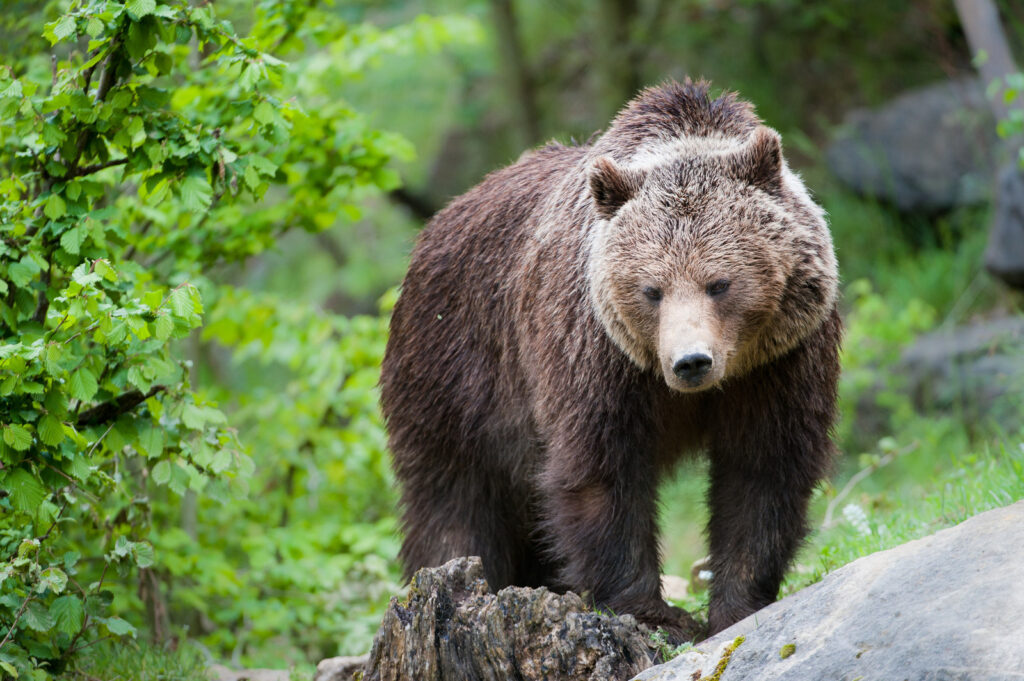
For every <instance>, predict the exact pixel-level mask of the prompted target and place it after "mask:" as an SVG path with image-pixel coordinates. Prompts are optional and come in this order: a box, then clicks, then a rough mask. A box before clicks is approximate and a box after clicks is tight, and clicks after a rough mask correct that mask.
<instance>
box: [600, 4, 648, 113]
mask: <svg viewBox="0 0 1024 681" xmlns="http://www.w3.org/2000/svg"><path fill="white" fill-rule="evenodd" d="M639 11H640V8H639V5H638V2H637V0H600V3H599V5H598V8H597V12H598V22H599V24H598V29H597V30H598V36H599V37H598V41H597V45H598V54H597V58H596V60H595V61H596V62H597V65H598V77H599V78H600V79H601V82H600V84H599V89H600V92H601V103H602V105H603V107H604V109H605V110H604V112H603V114H604V115H603V116H602V119H603V118H605V117H607V116H611V115H613V114H614V113H615V112H616V111H618V110H619V109H620V108H621V107H622V105H623V104H624V103H625V102H626V101H627V100H629V99H631V98H632V97H633V95H635V94H636V92H637V90H639V89H640V64H639V57H640V54H641V52H640V51H639V50H638V49H636V46H635V45H633V40H634V37H635V36H634V35H633V30H634V27H635V25H636V19H637V17H638V15H639Z"/></svg>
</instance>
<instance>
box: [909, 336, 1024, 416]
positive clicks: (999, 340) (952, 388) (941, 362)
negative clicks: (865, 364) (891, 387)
mask: <svg viewBox="0 0 1024 681" xmlns="http://www.w3.org/2000/svg"><path fill="white" fill-rule="evenodd" d="M897 370H898V371H899V372H900V373H901V374H903V375H905V376H906V377H907V388H908V390H909V391H910V395H911V396H912V398H913V400H914V404H915V406H916V407H917V408H918V409H920V410H922V411H925V412H929V413H933V412H934V411H936V410H938V411H949V412H956V413H959V414H961V415H962V416H963V417H965V418H967V419H969V420H971V421H975V422H978V421H982V420H991V421H994V422H995V423H998V424H999V425H1000V426H1002V427H1003V428H1004V429H1006V430H1008V431H1009V432H1011V433H1013V432H1016V431H1017V429H1018V428H1019V427H1020V423H1019V420H1020V405H1021V395H1020V387H1021V386H1022V385H1024V318H1021V317H1008V318H1005V319H996V320H993V321H988V322H984V323H979V324H972V325H970V326H963V327H960V328H955V329H948V330H946V329H940V330H938V331H934V332H932V333H928V334H925V335H923V336H921V337H920V338H918V339H917V340H916V341H915V342H914V344H913V345H911V346H910V347H909V348H907V350H906V351H904V353H903V357H902V358H901V360H900V363H899V366H898V368H897Z"/></svg>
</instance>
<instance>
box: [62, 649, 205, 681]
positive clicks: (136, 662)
mask: <svg viewBox="0 0 1024 681" xmlns="http://www.w3.org/2000/svg"><path fill="white" fill-rule="evenodd" d="M208 666H209V665H208V664H207V662H206V660H205V658H204V657H203V655H202V654H200V652H199V651H198V650H197V649H196V648H194V647H191V646H182V647H181V648H178V649H176V650H174V649H171V648H164V647H154V646H151V645H149V644H146V643H140V642H132V643H128V644H125V643H123V642H120V641H119V642H116V643H99V644H97V645H96V646H94V650H93V651H92V652H91V653H90V654H88V655H85V656H83V657H82V658H81V659H80V661H79V664H78V666H77V667H75V668H74V669H71V670H68V671H67V672H65V675H64V677H63V678H65V679H68V681H72V680H73V681H94V680H95V679H103V681H203V680H205V679H209V678H212V677H211V676H209V675H208V673H207V667H208Z"/></svg>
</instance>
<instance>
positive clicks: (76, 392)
mask: <svg viewBox="0 0 1024 681" xmlns="http://www.w3.org/2000/svg"><path fill="white" fill-rule="evenodd" d="M68 387H69V389H70V391H71V396H72V397H74V398H75V399H76V400H79V401H80V402H88V401H89V400H91V399H92V396H93V395H95V394H96V390H97V389H98V388H99V385H98V384H97V383H96V377H95V376H94V375H93V373H92V372H91V371H89V370H88V369H86V368H85V367H82V368H81V369H79V370H78V371H76V372H75V373H73V374H71V381H70V384H69V386H68Z"/></svg>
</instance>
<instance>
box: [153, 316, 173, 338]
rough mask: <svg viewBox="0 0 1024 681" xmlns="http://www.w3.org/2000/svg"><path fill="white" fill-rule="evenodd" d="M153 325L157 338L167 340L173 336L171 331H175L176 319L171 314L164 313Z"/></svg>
mask: <svg viewBox="0 0 1024 681" xmlns="http://www.w3.org/2000/svg"><path fill="white" fill-rule="evenodd" d="M153 327H154V328H153V335H154V336H156V338H157V340H162V341H165V340H167V339H168V338H170V337H171V332H173V331H174V320H173V319H171V316H170V315H167V314H162V315H160V316H159V317H157V318H156V321H154V322H153Z"/></svg>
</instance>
